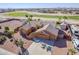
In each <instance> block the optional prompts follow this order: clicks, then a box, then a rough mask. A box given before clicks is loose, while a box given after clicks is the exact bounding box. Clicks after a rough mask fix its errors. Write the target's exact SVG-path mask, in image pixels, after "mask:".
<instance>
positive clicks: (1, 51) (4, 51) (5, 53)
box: [0, 48, 15, 55]
mask: <svg viewBox="0 0 79 59" xmlns="http://www.w3.org/2000/svg"><path fill="white" fill-rule="evenodd" d="M0 55H15V54H14V53H12V52H9V51H7V50H5V49H2V48H0Z"/></svg>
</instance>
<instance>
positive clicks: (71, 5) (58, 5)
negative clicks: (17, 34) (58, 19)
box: [0, 3, 79, 9]
mask: <svg viewBox="0 0 79 59" xmlns="http://www.w3.org/2000/svg"><path fill="white" fill-rule="evenodd" d="M0 8H3V9H7V8H13V9H14V8H15V9H20V8H79V3H0Z"/></svg>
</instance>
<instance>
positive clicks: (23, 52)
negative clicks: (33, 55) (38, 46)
mask: <svg viewBox="0 0 79 59" xmlns="http://www.w3.org/2000/svg"><path fill="white" fill-rule="evenodd" d="M18 55H29V52H28V50H27V49H26V48H24V47H21V51H19V53H18Z"/></svg>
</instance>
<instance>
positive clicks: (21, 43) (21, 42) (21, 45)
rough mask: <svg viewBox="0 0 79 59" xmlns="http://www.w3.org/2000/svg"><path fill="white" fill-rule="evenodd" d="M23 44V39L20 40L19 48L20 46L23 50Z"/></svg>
mask: <svg viewBox="0 0 79 59" xmlns="http://www.w3.org/2000/svg"><path fill="white" fill-rule="evenodd" d="M23 44H24V42H23V41H22V39H20V40H19V46H20V47H21V48H23Z"/></svg>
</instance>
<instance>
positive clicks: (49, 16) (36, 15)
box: [6, 12, 79, 20]
mask: <svg viewBox="0 0 79 59" xmlns="http://www.w3.org/2000/svg"><path fill="white" fill-rule="evenodd" d="M6 15H8V16H15V17H17V16H25V15H33V16H34V17H43V18H62V17H63V16H52V15H42V14H41V15H38V14H29V13H25V12H9V13H7V14H6ZM68 18H69V19H75V20H79V16H68Z"/></svg>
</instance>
